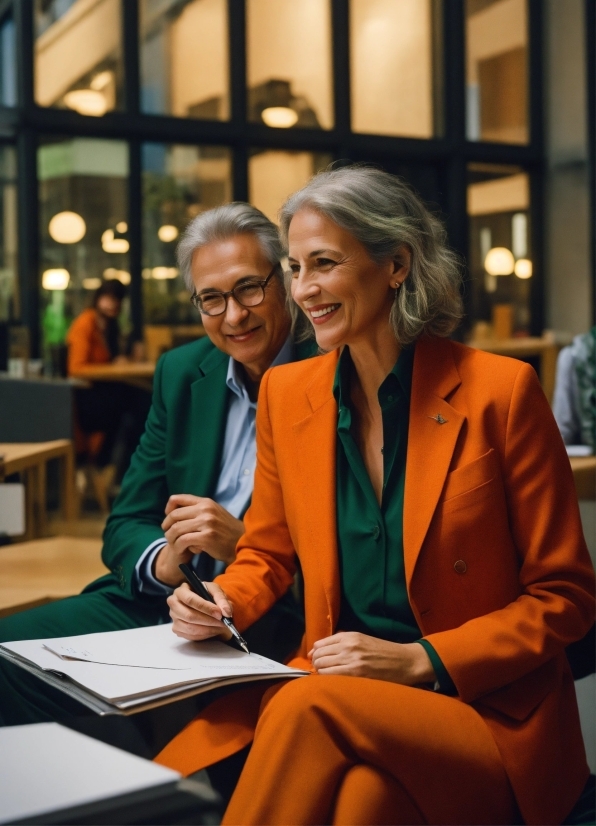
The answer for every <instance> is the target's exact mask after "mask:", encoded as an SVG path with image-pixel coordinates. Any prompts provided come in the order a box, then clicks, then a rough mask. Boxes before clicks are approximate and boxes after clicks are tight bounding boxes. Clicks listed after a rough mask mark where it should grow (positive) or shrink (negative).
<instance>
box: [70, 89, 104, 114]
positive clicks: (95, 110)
mask: <svg viewBox="0 0 596 826" xmlns="http://www.w3.org/2000/svg"><path fill="white" fill-rule="evenodd" d="M64 103H65V104H66V105H67V106H68V108H69V109H74V111H75V112H78V113H79V115H89V116H90V117H94V118H99V117H101V116H102V115H105V113H106V111H107V108H108V102H107V100H106V98H105V95H103V94H102V93H101V92H98V91H97V90H95V89H73V91H72V92H67V93H66V94H65V95H64Z"/></svg>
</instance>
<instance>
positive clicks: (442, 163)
mask: <svg viewBox="0 0 596 826" xmlns="http://www.w3.org/2000/svg"><path fill="white" fill-rule="evenodd" d="M330 2H331V14H332V31H333V51H332V67H333V88H334V126H333V128H332V129H330V130H318V129H272V128H270V127H268V126H265V125H264V124H259V123H251V122H249V121H248V120H247V113H246V109H247V107H246V97H247V96H246V41H245V30H246V6H245V0H227V3H228V19H229V35H228V36H229V54H230V100H231V106H230V119H229V120H228V121H208V120H195V119H186V118H178V117H173V116H169V115H155V114H145V113H142V112H141V111H140V105H139V104H140V95H139V92H140V77H139V15H138V4H137V3H136V2H132V0H121V4H122V5H121V8H122V44H123V62H124V94H123V100H124V106H123V109H122V110H120V111H112V112H108V113H106V114H105V115H104V116H102V117H101V118H94V117H86V116H83V115H80V114H78V113H77V112H73V111H68V110H61V109H51V108H43V107H40V106H38V105H37V104H36V103H35V99H34V67H33V61H34V45H35V43H34V41H35V37H34V0H0V21H1V20H2V19H4V17H5V16H6V15H9V14H12V15H13V16H14V20H15V26H16V39H17V82H18V96H17V106H16V107H14V108H6V107H0V140H5V141H9V142H14V143H15V144H16V147H17V164H18V204H19V205H18V215H19V234H18V243H19V282H20V290H21V307H22V314H23V317H22V319H21V321H22V323H24V324H26V325H27V326H28V327H29V330H30V340H31V352H32V355H33V356H38V355H39V351H40V345H41V330H40V313H39V310H40V289H41V288H40V285H39V256H40V239H39V225H38V217H39V210H38V181H37V148H38V142H39V138H40V136H48V135H60V136H65V135H67V136H73V137H95V138H113V139H120V140H125V141H127V143H128V144H129V147H130V155H129V157H130V174H129V179H128V187H129V191H128V196H129V211H130V214H129V221H128V224H129V241H130V251H129V255H130V258H129V264H130V272H131V285H130V295H131V322H132V326H133V331H134V333H135V334H137V335H141V334H142V328H143V297H142V277H141V268H142V214H141V212H142V170H141V144H142V143H144V142H147V141H157V142H163V143H168V144H176V143H178V144H191V145H201V144H207V145H222V146H227V147H230V148H231V150H232V157H233V162H232V188H233V197H234V198H235V199H237V200H247V199H248V197H249V192H248V158H249V152H250V150H251V149H254V148H263V149H273V150H275V149H279V150H298V151H315V152H328V153H329V154H330V155H331V156H333V157H335V158H354V157H358V158H363V157H369V158H370V159H371V160H375V159H376V158H378V157H383V156H393V157H396V158H398V159H399V160H400V161H403V163H405V164H407V163H408V162H426V163H432V164H435V165H437V166H438V167H440V169H441V180H442V188H443V194H444V199H443V211H444V218H445V221H446V225H447V230H448V234H449V240H450V243H451V245H452V246H453V247H454V249H456V250H457V251H458V252H459V253H461V254H462V255H463V256H464V258H465V257H466V256H467V251H468V217H467V210H466V178H467V175H466V170H467V165H468V164H469V163H470V162H483V163H493V164H505V165H516V166H520V167H522V168H523V169H524V170H525V171H526V172H528V174H529V176H530V195H531V206H532V220H531V236H532V237H531V248H532V250H533V265H534V276H533V278H532V285H531V296H530V312H531V334H532V335H540V334H541V333H542V329H543V326H544V275H543V266H542V259H543V247H544V241H543V234H544V207H543V180H544V172H545V152H544V128H543V42H542V28H543V8H542V3H541V0H526V2H527V3H528V12H529V17H528V19H529V55H530V58H529V70H528V71H529V77H528V89H529V112H528V115H529V125H530V142H529V144H527V145H523V146H522V145H512V144H503V143H489V142H472V141H468V140H467V139H466V135H465V0H443V11H442V15H441V17H442V35H443V44H448V45H449V48H445V47H444V48H442V49H441V50H440V52H441V57H442V78H443V82H442V87H443V112H444V115H443V118H442V121H443V131H442V134H441V135H440V136H437V137H434V138H429V139H414V138H400V137H388V136H380V135H368V134H366V135H365V134H357V133H353V132H352V131H351V128H350V71H349V69H350V49H349V0H330ZM589 6H590V0H586V7H587V8H588V7H589ZM592 54H593V50H592ZM592 62H593V61H592ZM338 80H339V81H340V82H337V81H338ZM592 88H593V85H592ZM465 298H466V300H467V296H465Z"/></svg>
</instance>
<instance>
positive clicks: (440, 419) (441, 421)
mask: <svg viewBox="0 0 596 826" xmlns="http://www.w3.org/2000/svg"><path fill="white" fill-rule="evenodd" d="M428 418H429V419H432V420H433V421H434V422H436V423H437V424H446V423H447V419H444V418H443V417H442V416H441V414H440V413H437V415H436V416H429V417H428Z"/></svg>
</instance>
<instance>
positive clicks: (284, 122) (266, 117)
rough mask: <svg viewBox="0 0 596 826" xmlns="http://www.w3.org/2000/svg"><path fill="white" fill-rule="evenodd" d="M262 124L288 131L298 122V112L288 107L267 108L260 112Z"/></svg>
mask: <svg viewBox="0 0 596 826" xmlns="http://www.w3.org/2000/svg"><path fill="white" fill-rule="evenodd" d="M261 117H262V118H263V123H265V124H266V125H267V126H272V127H273V128H274V129H289V128H290V127H291V126H295V125H296V123H297V122H298V112H295V111H294V110H293V109H290V107H289V106H268V107H267V109H263V111H262V112H261Z"/></svg>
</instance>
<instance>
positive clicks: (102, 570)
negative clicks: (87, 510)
mask: <svg viewBox="0 0 596 826" xmlns="http://www.w3.org/2000/svg"><path fill="white" fill-rule="evenodd" d="M101 544H102V543H101V539H86V538H81V537H75V536H53V537H51V538H50V539H36V540H34V541H32V542H17V543H15V544H13V545H3V546H1V547H0V617H2V616H6V615H7V614H14V613H16V612H17V611H24V610H25V609H27V608H34V607H35V606H37V605H43V604H45V603H46V602H52V601H53V600H55V599H60V598H61V597H69V596H72V595H73V594H78V593H79V592H80V591H81V590H82V589H83V588H84V587H85V586H86V585H88V584H89V583H90V582H92V581H93V580H94V579H97V578H98V577H100V576H103V574H106V573H107V569H106V567H105V565H104V564H103V562H102V561H101V556H100V554H101Z"/></svg>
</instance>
